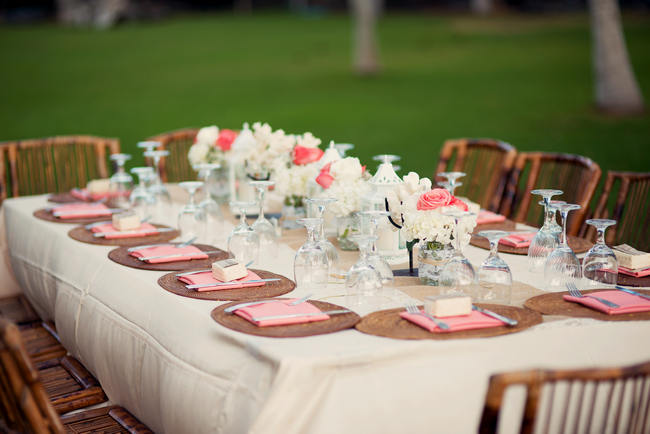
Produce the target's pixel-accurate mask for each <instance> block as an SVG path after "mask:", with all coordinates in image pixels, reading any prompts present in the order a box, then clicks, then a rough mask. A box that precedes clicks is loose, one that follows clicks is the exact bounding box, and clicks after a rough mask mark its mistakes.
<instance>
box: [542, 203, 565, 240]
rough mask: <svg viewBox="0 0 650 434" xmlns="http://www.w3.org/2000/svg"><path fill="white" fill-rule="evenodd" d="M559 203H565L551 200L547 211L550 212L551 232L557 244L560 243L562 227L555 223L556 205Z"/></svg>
mask: <svg viewBox="0 0 650 434" xmlns="http://www.w3.org/2000/svg"><path fill="white" fill-rule="evenodd" d="M561 203H566V202H565V201H563V200H552V201H550V202H549V203H548V209H549V211H550V212H551V224H550V228H551V232H553V233H555V234H556V236H557V242H558V243H559V242H560V232H562V226H560V225H559V224H558V222H557V205H559V204H561ZM543 204H544V201H540V205H543Z"/></svg>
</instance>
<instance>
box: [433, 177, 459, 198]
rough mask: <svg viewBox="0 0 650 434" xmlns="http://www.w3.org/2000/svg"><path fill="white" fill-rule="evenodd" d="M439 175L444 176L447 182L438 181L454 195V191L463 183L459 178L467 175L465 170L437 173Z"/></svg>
mask: <svg viewBox="0 0 650 434" xmlns="http://www.w3.org/2000/svg"><path fill="white" fill-rule="evenodd" d="M437 176H442V177H443V178H446V179H447V181H446V182H440V183H438V184H439V185H441V186H442V187H444V188H445V189H446V190H447V191H448V192H449V194H451V195H452V196H453V195H454V191H456V188H457V187H460V186H461V185H463V183H462V182H458V178H462V177H463V176H465V173H464V172H440V173H438V174H437Z"/></svg>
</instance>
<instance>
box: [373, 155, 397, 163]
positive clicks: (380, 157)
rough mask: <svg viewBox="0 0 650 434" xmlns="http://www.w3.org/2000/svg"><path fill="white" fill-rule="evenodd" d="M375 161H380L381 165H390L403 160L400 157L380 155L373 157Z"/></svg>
mask: <svg viewBox="0 0 650 434" xmlns="http://www.w3.org/2000/svg"><path fill="white" fill-rule="evenodd" d="M372 159H373V160H374V161H379V164H384V163H390V164H393V163H394V162H396V161H399V160H401V159H402V157H400V156H399V155H393V154H379V155H375V156H373V157H372Z"/></svg>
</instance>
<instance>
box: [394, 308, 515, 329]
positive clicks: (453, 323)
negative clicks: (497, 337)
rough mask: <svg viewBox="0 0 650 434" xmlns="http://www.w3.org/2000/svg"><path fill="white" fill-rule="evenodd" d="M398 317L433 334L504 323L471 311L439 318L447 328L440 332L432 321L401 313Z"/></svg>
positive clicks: (483, 327)
mask: <svg viewBox="0 0 650 434" xmlns="http://www.w3.org/2000/svg"><path fill="white" fill-rule="evenodd" d="M420 311H421V309H420ZM399 316H401V317H402V318H404V319H405V320H407V321H410V322H412V323H413V324H417V325H419V326H420V327H422V328H423V329H426V330H429V331H430V332H433V333H451V332H459V331H462V330H474V329H486V328H490V327H499V326H502V325H504V323H503V322H501V321H499V320H498V319H495V318H492V317H491V316H487V315H485V314H482V313H481V312H477V311H475V310H473V311H472V313H470V314H469V315H462V316H450V317H448V318H440V321H442V322H444V323H446V324H447V325H448V326H449V330H441V329H440V328H438V326H437V325H436V324H435V323H434V322H433V321H431V319H429V318H427V317H425V316H422V315H417V314H413V313H408V312H402V313H400V314H399Z"/></svg>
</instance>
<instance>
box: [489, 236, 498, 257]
mask: <svg viewBox="0 0 650 434" xmlns="http://www.w3.org/2000/svg"><path fill="white" fill-rule="evenodd" d="M488 241H489V242H490V257H497V256H499V238H496V239H495V238H488Z"/></svg>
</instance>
